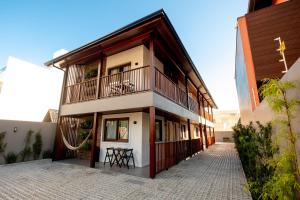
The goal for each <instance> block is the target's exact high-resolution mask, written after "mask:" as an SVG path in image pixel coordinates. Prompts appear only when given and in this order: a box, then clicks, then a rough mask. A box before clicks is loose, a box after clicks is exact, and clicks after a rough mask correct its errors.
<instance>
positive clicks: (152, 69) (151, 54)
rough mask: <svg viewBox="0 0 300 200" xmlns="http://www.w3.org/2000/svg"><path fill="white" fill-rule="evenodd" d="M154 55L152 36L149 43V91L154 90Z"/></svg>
mask: <svg viewBox="0 0 300 200" xmlns="http://www.w3.org/2000/svg"><path fill="white" fill-rule="evenodd" d="M154 59H155V54H154V36H153V34H152V35H151V37H150V43H149V61H150V89H151V90H152V91H154V90H155V63H154Z"/></svg>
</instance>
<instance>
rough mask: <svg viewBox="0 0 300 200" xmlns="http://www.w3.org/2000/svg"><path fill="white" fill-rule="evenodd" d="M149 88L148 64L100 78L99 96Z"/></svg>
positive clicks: (109, 95) (117, 94)
mask: <svg viewBox="0 0 300 200" xmlns="http://www.w3.org/2000/svg"><path fill="white" fill-rule="evenodd" d="M149 89H150V67H149V66H145V67H141V68H137V69H132V70H128V71H125V72H120V73H117V74H113V75H108V76H103V77H101V78H100V98H105V97H111V96H120V95H124V94H131V93H136V92H142V91H146V90H149Z"/></svg>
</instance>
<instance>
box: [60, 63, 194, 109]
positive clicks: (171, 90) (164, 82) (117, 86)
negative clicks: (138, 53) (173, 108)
mask: <svg viewBox="0 0 300 200" xmlns="http://www.w3.org/2000/svg"><path fill="white" fill-rule="evenodd" d="M151 79H155V88H154V89H155V91H156V92H158V93H159V94H161V95H163V96H165V97H166V98H168V99H170V100H172V101H174V102H175V103H177V104H179V105H181V106H183V107H185V108H188V109H189V110H191V111H192V112H195V113H198V103H197V101H195V100H194V99H193V98H191V97H189V107H187V93H186V92H185V91H184V90H182V89H181V88H179V87H178V85H177V84H175V83H174V82H173V81H172V80H171V79H170V78H169V77H167V76H166V75H165V74H163V73H162V72H160V71H159V70H158V69H157V68H155V78H152V77H151V73H150V67H149V66H144V67H140V68H136V69H131V70H128V71H125V72H120V73H117V74H113V75H108V76H102V77H100V78H99V96H98V97H96V94H97V92H96V91H97V81H98V78H97V77H95V78H91V79H88V80H85V81H83V82H80V83H75V84H72V85H68V86H65V88H64V96H63V104H68V103H76V102H81V101H89V100H94V99H97V98H106V97H113V96H120V95H125V94H132V93H137V92H142V91H147V90H150V89H151V84H150V83H151ZM74 80H75V79H74Z"/></svg>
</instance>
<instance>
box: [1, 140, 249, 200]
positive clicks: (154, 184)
mask: <svg viewBox="0 0 300 200" xmlns="http://www.w3.org/2000/svg"><path fill="white" fill-rule="evenodd" d="M245 183H246V179H245V176H244V172H243V169H242V166H241V163H240V160H239V158H238V155H237V153H236V151H235V149H234V145H233V144H226V143H222V144H215V145H213V146H212V147H210V148H209V149H207V150H205V151H204V152H201V153H199V154H198V155H196V156H194V157H193V158H191V159H189V160H186V161H182V162H180V163H179V164H178V165H176V166H174V167H172V168H170V169H169V170H168V171H164V172H161V173H160V174H158V175H157V176H156V178H155V179H150V178H142V177H137V176H131V175H126V174H123V173H107V171H102V170H99V169H91V168H87V167H84V166H79V165H74V164H65V163H61V162H53V163H52V162H51V161H50V160H40V161H32V162H25V163H17V164H12V165H3V166H0V199H180V200H182V199H216V200H217V199H220V200H221V199H222V200H224V199H239V200H240V199H251V196H250V194H249V192H248V191H246V189H245Z"/></svg>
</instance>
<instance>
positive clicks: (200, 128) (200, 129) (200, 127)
mask: <svg viewBox="0 0 300 200" xmlns="http://www.w3.org/2000/svg"><path fill="white" fill-rule="evenodd" d="M199 131H200V142H201V143H200V146H201V150H203V136H202V134H203V132H202V126H201V123H199Z"/></svg>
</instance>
